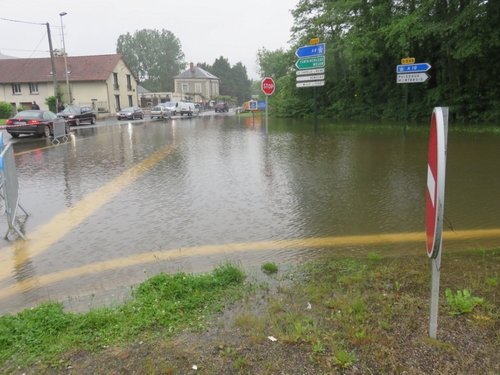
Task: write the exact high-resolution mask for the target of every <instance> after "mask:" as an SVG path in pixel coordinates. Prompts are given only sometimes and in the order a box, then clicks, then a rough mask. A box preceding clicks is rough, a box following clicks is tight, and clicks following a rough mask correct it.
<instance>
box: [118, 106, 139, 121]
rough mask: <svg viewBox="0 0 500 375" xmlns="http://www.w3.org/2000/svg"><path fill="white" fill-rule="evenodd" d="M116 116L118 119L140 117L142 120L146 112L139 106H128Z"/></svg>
mask: <svg viewBox="0 0 500 375" xmlns="http://www.w3.org/2000/svg"><path fill="white" fill-rule="evenodd" d="M116 118H117V119H118V120H121V119H125V120H127V119H129V120H133V119H136V118H139V119H141V120H142V119H143V118H144V112H143V111H142V109H140V108H139V107H127V108H123V109H122V110H121V111H120V112H118V113H117V114H116Z"/></svg>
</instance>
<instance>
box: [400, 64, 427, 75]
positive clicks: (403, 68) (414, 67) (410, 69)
mask: <svg viewBox="0 0 500 375" xmlns="http://www.w3.org/2000/svg"><path fill="white" fill-rule="evenodd" d="M430 68H431V65H430V64H427V63H419V64H405V65H398V66H397V67H396V72H397V73H417V72H426V71H428V70H429V69H430Z"/></svg>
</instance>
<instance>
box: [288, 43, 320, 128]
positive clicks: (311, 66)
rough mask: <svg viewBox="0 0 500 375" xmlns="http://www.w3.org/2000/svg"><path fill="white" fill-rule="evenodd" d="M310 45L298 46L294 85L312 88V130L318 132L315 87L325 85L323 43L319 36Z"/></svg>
mask: <svg viewBox="0 0 500 375" xmlns="http://www.w3.org/2000/svg"><path fill="white" fill-rule="evenodd" d="M309 43H310V45H308V46H302V47H299V48H298V49H297V50H296V51H295V56H297V57H298V58H299V59H298V60H297V62H296V63H295V66H296V67H297V69H299V70H297V83H296V84H295V86H296V87H313V88H314V132H315V133H317V132H318V93H317V87H319V86H324V85H325V75H324V74H323V73H324V72H325V68H324V67H325V56H324V55H325V52H326V45H325V43H319V38H314V39H311V40H310V42H309Z"/></svg>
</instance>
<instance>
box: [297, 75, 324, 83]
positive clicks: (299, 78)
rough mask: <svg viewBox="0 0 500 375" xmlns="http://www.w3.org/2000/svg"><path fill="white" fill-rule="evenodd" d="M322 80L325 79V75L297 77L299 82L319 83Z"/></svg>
mask: <svg viewBox="0 0 500 375" xmlns="http://www.w3.org/2000/svg"><path fill="white" fill-rule="evenodd" d="M320 79H325V75H324V74H317V75H315V76H299V77H297V82H299V81H317V80H320Z"/></svg>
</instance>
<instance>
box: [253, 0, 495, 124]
mask: <svg viewBox="0 0 500 375" xmlns="http://www.w3.org/2000/svg"><path fill="white" fill-rule="evenodd" d="M292 15H293V17H294V25H293V27H292V42H293V44H292V46H291V48H290V50H288V51H283V50H277V51H274V52H273V51H268V50H266V49H265V48H262V49H261V50H259V52H258V54H257V63H258V64H259V71H260V72H261V74H264V75H271V76H272V75H273V74H276V76H277V77H284V76H285V74H283V72H284V71H287V69H288V71H293V70H294V68H293V64H294V63H295V61H296V58H295V57H294V56H293V53H294V51H295V50H296V48H297V47H299V46H301V45H306V44H309V40H310V39H311V38H314V37H317V38H319V39H320V41H321V42H325V43H326V44H327V49H326V64H327V66H326V67H325V70H326V71H325V76H326V84H325V86H324V87H319V88H317V92H318V102H317V104H318V115H319V117H325V118H336V119H342V118H350V119H394V120H402V119H403V116H404V104H405V94H404V86H405V85H398V84H396V82H395V81H396V71H395V70H396V65H398V64H400V62H401V59H402V58H404V57H415V59H416V62H428V63H429V64H431V66H432V68H431V70H430V71H429V74H430V76H431V78H430V79H429V80H428V81H426V82H425V83H419V84H409V85H407V86H408V92H409V103H408V116H409V118H410V119H412V120H413V119H426V120H427V119H428V118H429V116H430V113H431V112H432V109H433V107H435V106H449V107H450V119H451V120H455V121H457V122H466V121H467V122H471V121H474V122H479V121H492V122H498V118H499V117H500V99H499V98H500V86H499V85H498V84H497V83H496V81H495V80H492V79H491V74H492V73H494V72H498V71H500V61H499V60H498V59H497V58H496V55H497V51H498V48H499V47H500V33H499V32H498V27H497V23H498V17H499V16H500V5H498V2H493V1H482V0H470V1H466V2H464V3H463V4H462V3H460V6H458V5H457V2H455V1H448V2H442V1H428V0H416V1H402V2H401V1H395V0H381V1H370V2H369V1H362V2H356V1H351V0H339V1H323V0H301V1H299V2H298V4H297V5H296V7H295V9H294V10H292ZM288 56H292V57H293V58H292V60H291V61H290V60H289V59H288ZM275 72H280V73H275ZM288 75H289V76H290V79H289V80H286V81H284V82H282V84H280V85H279V87H280V90H283V94H282V97H281V98H277V99H278V100H276V101H275V103H274V105H275V106H274V112H273V114H274V115H275V116H280V117H310V116H311V114H312V107H313V104H314V103H313V97H314V95H313V92H314V91H313V89H311V88H301V89H296V88H295V76H294V74H288ZM277 89H278V85H277ZM278 94H279V93H278ZM273 96H274V95H273Z"/></svg>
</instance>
